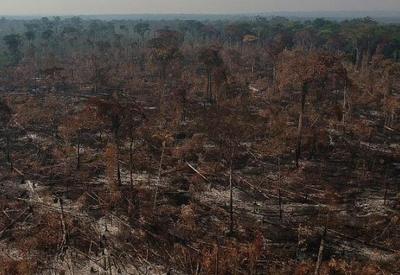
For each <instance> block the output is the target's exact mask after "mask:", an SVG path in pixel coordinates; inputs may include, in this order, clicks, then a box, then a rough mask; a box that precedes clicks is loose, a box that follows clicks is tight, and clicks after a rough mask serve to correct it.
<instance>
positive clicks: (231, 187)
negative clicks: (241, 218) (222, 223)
mask: <svg viewBox="0 0 400 275" xmlns="http://www.w3.org/2000/svg"><path fill="white" fill-rule="evenodd" d="M229 218H230V224H229V234H233V183H232V157H231V160H230V165H229Z"/></svg>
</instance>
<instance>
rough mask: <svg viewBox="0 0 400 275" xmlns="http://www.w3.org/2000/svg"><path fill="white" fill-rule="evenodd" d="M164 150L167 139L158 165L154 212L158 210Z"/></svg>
mask: <svg viewBox="0 0 400 275" xmlns="http://www.w3.org/2000/svg"><path fill="white" fill-rule="evenodd" d="M164 151H165V141H164V142H163V144H162V151H161V157H160V165H159V167H158V177H157V185H156V192H155V194H154V202H153V212H154V211H155V210H156V207H157V196H158V185H159V184H160V182H161V170H162V164H163V159H164Z"/></svg>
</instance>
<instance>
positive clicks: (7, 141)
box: [6, 133, 14, 171]
mask: <svg viewBox="0 0 400 275" xmlns="http://www.w3.org/2000/svg"><path fill="white" fill-rule="evenodd" d="M6 151H7V152H6V154H7V162H8V163H9V164H10V170H11V171H13V170H14V164H13V160H12V157H11V149H10V136H9V135H8V133H7V135H6Z"/></svg>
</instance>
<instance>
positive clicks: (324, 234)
mask: <svg viewBox="0 0 400 275" xmlns="http://www.w3.org/2000/svg"><path fill="white" fill-rule="evenodd" d="M326 231H327V230H326V227H325V228H324V233H323V234H322V237H321V243H320V245H319V251H318V259H317V263H316V265H315V272H314V275H319V272H320V269H321V263H322V257H323V254H324V246H325V237H326Z"/></svg>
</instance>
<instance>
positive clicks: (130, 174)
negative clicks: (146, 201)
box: [129, 136, 133, 190]
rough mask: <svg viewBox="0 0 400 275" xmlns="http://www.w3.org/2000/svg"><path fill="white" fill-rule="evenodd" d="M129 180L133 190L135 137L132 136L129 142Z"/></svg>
mask: <svg viewBox="0 0 400 275" xmlns="http://www.w3.org/2000/svg"><path fill="white" fill-rule="evenodd" d="M129 181H130V184H131V188H132V190H133V137H132V136H131V142H130V144H129Z"/></svg>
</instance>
